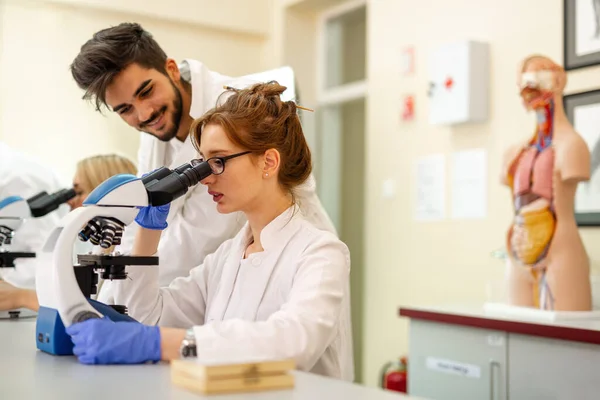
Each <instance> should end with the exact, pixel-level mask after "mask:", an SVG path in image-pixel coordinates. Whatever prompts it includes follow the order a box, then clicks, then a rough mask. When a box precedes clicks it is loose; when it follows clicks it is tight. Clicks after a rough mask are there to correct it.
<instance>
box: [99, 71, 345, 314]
mask: <svg viewBox="0 0 600 400" xmlns="http://www.w3.org/2000/svg"><path fill="white" fill-rule="evenodd" d="M180 67H181V69H182V70H183V71H185V75H187V74H188V71H189V78H191V85H192V102H191V108H190V115H191V116H192V117H193V118H199V117H201V116H202V115H204V114H205V113H206V112H207V111H209V110H210V109H211V108H213V107H215V105H216V104H217V101H224V100H225V96H221V97H219V96H220V95H221V94H222V93H223V92H224V89H223V86H224V85H229V86H233V87H238V88H241V87H244V86H247V85H249V84H251V83H252V82H254V81H253V80H252V79H249V78H245V77H242V78H231V77H228V76H225V75H221V74H219V73H217V72H214V71H211V70H209V69H208V68H206V66H204V65H203V64H202V63H201V62H199V61H195V60H184V61H183V63H182V65H181V66H180ZM173 140H177V139H173ZM168 146H169V143H166V142H163V141H160V140H158V139H156V138H155V137H154V136H152V135H148V134H146V133H142V134H141V138H140V147H139V151H138V171H139V174H140V175H141V174H144V173H147V172H150V171H153V170H155V169H156V168H159V167H161V166H165V164H166V163H165V159H166V154H167V149H168ZM194 158H198V153H197V151H196V150H195V148H194V146H193V145H192V141H191V135H189V136H188V138H187V139H186V141H185V142H184V143H183V146H180V149H179V150H178V151H177V153H176V154H175V155H174V157H173V160H172V162H171V163H170V165H168V166H169V167H177V166H180V165H181V164H184V163H187V162H189V161H190V160H192V159H194ZM296 201H297V202H298V204H299V205H300V207H301V208H302V211H303V213H304V215H306V217H307V219H308V220H309V221H310V222H311V223H313V224H314V225H315V226H317V227H318V228H321V229H324V230H328V231H331V232H333V233H336V230H335V227H334V225H333V223H332V222H331V220H330V218H329V216H328V215H327V213H326V211H325V209H324V208H323V206H322V204H321V202H320V200H319V198H318V197H317V193H316V184H315V180H314V177H313V175H312V174H311V175H310V177H309V179H308V181H307V182H306V183H305V184H304V185H302V186H301V187H299V188H298V190H297V191H296ZM245 222H246V221H245V217H244V215H243V214H242V213H231V214H220V213H219V212H218V211H217V207H216V206H215V204H214V202H213V200H212V197H211V196H210V195H208V189H207V188H206V186H204V185H201V184H198V185H196V186H195V187H193V188H191V189H190V190H189V191H188V192H187V193H186V194H185V196H182V197H180V198H178V199H176V200H175V201H174V202H172V203H171V209H170V211H169V217H168V219H167V223H168V224H169V227H168V228H167V229H166V230H165V231H164V232H163V234H162V238H161V241H160V246H159V254H160V260H159V263H160V266H161V268H160V274H159V282H160V284H161V286H167V285H168V284H169V283H170V282H171V281H173V279H175V278H177V277H179V276H187V275H188V273H189V271H190V269H191V268H193V267H194V266H196V265H199V264H201V263H202V261H203V260H204V258H205V257H206V256H207V255H208V254H210V253H212V252H214V251H215V250H216V249H217V247H219V245H220V244H221V243H223V242H224V241H225V240H227V239H230V238H232V237H233V236H235V234H236V233H237V232H238V231H239V230H240V229H241V227H242V226H243V225H244V223H245ZM136 230H137V226H135V225H130V226H129V227H127V229H125V233H124V237H123V244H122V245H121V246H120V249H119V251H121V252H122V253H129V252H130V251H131V248H132V246H133V239H134V236H135V231H136ZM112 284H113V282H105V283H104V286H103V287H102V290H101V292H100V294H99V300H100V301H102V302H105V303H107V304H114V298H113V297H112V294H111V293H112V289H111V287H112Z"/></svg>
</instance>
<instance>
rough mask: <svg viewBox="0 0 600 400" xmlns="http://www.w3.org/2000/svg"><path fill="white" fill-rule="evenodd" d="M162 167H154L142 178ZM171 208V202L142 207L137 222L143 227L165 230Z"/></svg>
mask: <svg viewBox="0 0 600 400" xmlns="http://www.w3.org/2000/svg"><path fill="white" fill-rule="evenodd" d="M158 169H160V168H157V169H154V170H152V171H150V172H148V173H146V174H143V175H142V178H144V177H145V176H147V175H149V174H151V173H153V172H154V171H157V170H158ZM170 209H171V203H169V204H165V205H164V206H158V207H152V206H147V207H141V208H140V212H138V215H137V216H136V217H135V222H137V224H138V225H139V226H141V227H142V228H146V229H154V230H163V229H165V228H166V227H167V225H168V224H167V217H168V216H169V210H170Z"/></svg>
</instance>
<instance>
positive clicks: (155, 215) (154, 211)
mask: <svg viewBox="0 0 600 400" xmlns="http://www.w3.org/2000/svg"><path fill="white" fill-rule="evenodd" d="M170 209H171V203H169V204H165V205H164V206H158V207H152V206H147V207H142V208H141V209H140V212H138V215H137V217H135V222H137V224H138V225H139V226H141V227H143V228H146V229H154V230H163V229H165V228H166V227H167V225H168V224H167V217H168V216H169V210H170Z"/></svg>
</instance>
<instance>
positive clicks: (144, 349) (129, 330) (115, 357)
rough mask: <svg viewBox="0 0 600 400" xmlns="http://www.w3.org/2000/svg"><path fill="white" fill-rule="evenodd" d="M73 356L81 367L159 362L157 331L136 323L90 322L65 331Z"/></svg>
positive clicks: (98, 319)
mask: <svg viewBox="0 0 600 400" xmlns="http://www.w3.org/2000/svg"><path fill="white" fill-rule="evenodd" d="M67 334H69V335H70V336H71V340H72V341H73V344H74V345H75V347H73V354H75V355H76V356H77V358H78V359H79V362H80V363H82V364H140V363H144V362H147V361H160V355H161V353H160V330H159V328H158V326H147V325H143V324H140V323H138V322H113V321H111V320H110V319H108V318H107V317H104V318H93V319H88V320H86V321H83V322H79V323H76V324H73V325H71V326H70V327H68V328H67Z"/></svg>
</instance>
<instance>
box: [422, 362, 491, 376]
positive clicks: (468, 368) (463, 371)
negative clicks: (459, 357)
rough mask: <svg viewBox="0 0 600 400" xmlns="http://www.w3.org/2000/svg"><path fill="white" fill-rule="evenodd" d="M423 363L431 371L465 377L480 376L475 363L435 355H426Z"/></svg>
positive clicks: (479, 370)
mask: <svg viewBox="0 0 600 400" xmlns="http://www.w3.org/2000/svg"><path fill="white" fill-rule="evenodd" d="M425 363H426V365H427V368H428V369H430V370H433V371H437V372H443V373H446V374H453V375H460V376H465V377H467V378H475V379H479V378H481V368H479V366H477V365H473V364H464V363H460V362H457V361H452V360H446V359H443V358H436V357H427V359H426V360H425Z"/></svg>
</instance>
